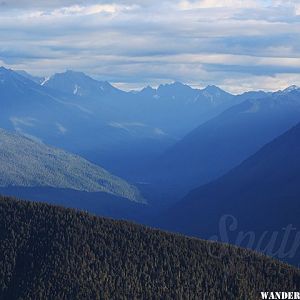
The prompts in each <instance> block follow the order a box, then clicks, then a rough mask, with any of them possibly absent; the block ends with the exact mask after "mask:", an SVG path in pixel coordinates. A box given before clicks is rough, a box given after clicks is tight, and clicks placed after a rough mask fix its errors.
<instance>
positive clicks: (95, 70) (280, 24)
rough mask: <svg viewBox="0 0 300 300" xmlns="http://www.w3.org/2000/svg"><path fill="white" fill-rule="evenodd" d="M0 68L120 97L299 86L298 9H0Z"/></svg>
mask: <svg viewBox="0 0 300 300" xmlns="http://www.w3.org/2000/svg"><path fill="white" fill-rule="evenodd" d="M0 65H3V66H5V67H8V68H12V69H22V70H26V71H28V72H29V73H32V74H34V75H40V76H50V75H51V74H53V73H55V72H63V71H65V70H69V69H71V70H75V71H83V72H85V73H87V74H89V75H90V76H92V77H94V78H96V79H99V80H108V81H110V82H111V83H113V84H115V85H117V86H118V87H120V88H123V89H126V90H129V89H139V88H142V87H144V86H146V85H151V86H157V85H158V84H161V83H168V82H172V81H181V82H183V83H186V84H190V85H192V86H195V87H204V86H206V85H209V84H215V85H218V86H220V87H221V88H223V89H225V90H227V91H230V92H233V93H240V92H243V91H247V90H259V89H263V90H278V89H282V88H285V87H287V86H289V85H293V84H296V85H299V86H300V0H297V1H289V0H285V1H283V0H274V1H267V0H200V1H196V0H172V1H170V0H160V1H158V0H152V1H150V0H145V1H127V0H115V1H105V0H103V1H96V0H95V1H93V0H85V1H80V0H77V1H76V0H75V1H69V0H51V1H50V0H49V1H48V0H39V1H37V0H34V1H33V0H0Z"/></svg>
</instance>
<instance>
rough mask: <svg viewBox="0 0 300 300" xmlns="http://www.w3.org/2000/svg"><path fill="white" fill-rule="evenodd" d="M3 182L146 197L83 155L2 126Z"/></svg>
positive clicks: (0, 156) (0, 158)
mask: <svg viewBox="0 0 300 300" xmlns="http://www.w3.org/2000/svg"><path fill="white" fill-rule="evenodd" d="M0 162H1V163H0V186H1V187H9V186H23V187H54V188H65V189H73V190H79V191H87V192H105V193H109V194H112V195H116V196H121V197H124V198H127V199H130V200H133V201H142V198H141V196H140V194H139V192H138V190H137V189H136V188H135V187H133V186H131V185H130V184H128V183H127V182H126V181H124V180H122V179H120V178H118V177H116V176H113V175H111V174H110V173H108V172H107V171H106V170H104V169H102V168H100V167H99V166H96V165H94V164H92V163H90V162H88V161H86V160H84V159H82V158H81V157H79V156H76V155H73V154H70V153H67V152H65V151H62V150H59V149H57V148H52V147H48V146H46V145H44V144H42V143H38V142H35V141H33V140H31V139H28V138H26V137H23V136H21V135H19V134H14V133H10V132H8V131H5V130H2V129H0Z"/></svg>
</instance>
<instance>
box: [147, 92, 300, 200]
mask: <svg viewBox="0 0 300 300" xmlns="http://www.w3.org/2000/svg"><path fill="white" fill-rule="evenodd" d="M299 120H300V89H287V90H285V91H279V92H276V93H272V94H269V95H267V96H266V97H264V98H260V99H256V98H252V99H248V100H245V101H243V102H242V103H240V104H238V105H236V106H233V107H231V108H229V109H228V110H226V111H225V112H223V113H222V114H220V115H218V116H217V117H215V118H213V119H211V120H209V121H208V122H206V123H205V124H202V125H200V126H199V127H198V128H196V129H195V130H193V131H192V132H191V133H189V134H188V135H187V136H185V137H184V138H183V139H182V140H180V141H179V142H178V143H176V144H175V145H174V146H172V147H171V148H170V149H168V150H167V151H166V152H165V153H164V154H163V155H162V156H161V157H160V158H159V159H157V161H156V162H155V163H154V164H152V165H151V166H150V167H149V169H147V170H146V172H148V173H149V176H148V181H149V182H153V183H157V184H160V186H162V188H164V186H168V187H169V188H170V189H171V190H172V189H173V194H174V195H181V196H183V195H184V193H186V192H188V191H189V190H190V189H192V188H195V187H197V186H199V185H201V184H204V183H207V182H209V181H211V180H213V179H216V178H217V177H219V176H221V175H223V174H225V173H226V172H228V171H229V170H230V169H232V168H233V167H235V166H237V165H238V164H239V163H241V162H242V161H243V160H244V159H246V158H247V157H249V156H250V155H252V154H254V153H255V152H256V151H257V150H258V149H259V148H260V147H262V146H263V145H264V144H266V143H268V142H270V141H271V140H272V139H274V138H276V137H277V136H279V135H280V134H282V133H283V132H285V131H286V130H288V129H289V128H291V127H292V126H294V125H295V124H297V123H298V122H299ZM146 178H147V177H146Z"/></svg>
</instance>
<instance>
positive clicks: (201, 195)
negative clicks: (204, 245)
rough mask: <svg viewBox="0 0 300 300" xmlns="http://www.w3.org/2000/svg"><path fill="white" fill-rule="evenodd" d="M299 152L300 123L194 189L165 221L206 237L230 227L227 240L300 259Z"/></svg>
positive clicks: (168, 226)
mask: <svg viewBox="0 0 300 300" xmlns="http://www.w3.org/2000/svg"><path fill="white" fill-rule="evenodd" d="M299 153H300V123H299V124H298V125H296V126H295V127H293V128H291V129H290V130H288V131H287V132H286V133H284V134H283V135H281V136H279V137H278V138H276V139H274V140H273V141H271V142H270V143H268V144H267V145H265V146H264V147H262V148H261V149H260V150H259V151H258V152H256V153H255V154H254V155H252V156H250V157H249V158H248V159H246V160H245V161H244V162H242V163H241V164H240V165H239V166H237V167H235V168H234V169H232V170H231V171H230V172H228V173H227V174H225V175H224V176H222V177H220V178H219V179H217V180H215V181H212V182H210V183H208V184H206V185H203V186H201V187H199V188H197V189H195V190H193V191H191V192H190V193H189V194H188V195H187V196H186V197H184V198H183V199H182V200H181V201H180V202H179V203H177V204H176V205H174V206H173V207H172V208H170V209H169V210H168V211H166V212H165V213H164V214H163V215H162V216H161V224H160V226H162V227H164V228H166V229H169V230H174V231H177V232H182V233H185V234H188V235H192V236H198V237H202V238H212V237H213V236H219V235H220V234H221V235H222V232H223V235H224V230H225V232H226V237H225V240H223V242H230V243H241V242H244V243H243V244H242V245H243V246H245V245H246V246H247V245H249V247H251V248H256V247H258V248H259V249H257V250H259V251H263V252H266V253H268V254H270V255H273V256H276V257H278V258H280V259H285V260H287V261H289V262H293V263H294V264H298V263H299V261H300V236H299V230H300V222H299V215H300V206H299V195H300V173H299V170H300V157H299ZM226 216H227V221H226ZM225 221H226V222H227V224H226V223H224V222H225ZM246 233H248V234H246ZM238 236H240V238H238ZM242 237H244V238H243V239H242ZM219 238H220V236H219ZM269 243H271V244H269ZM239 245H240V246H241V244H239Z"/></svg>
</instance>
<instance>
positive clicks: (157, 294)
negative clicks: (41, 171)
mask: <svg viewBox="0 0 300 300" xmlns="http://www.w3.org/2000/svg"><path fill="white" fill-rule="evenodd" d="M0 228H1V230H0V251H1V256H0V265H1V268H0V298H1V299H37V298H38V299H120V298H127V299H187V298H189V299H245V298H247V299H258V298H260V296H261V291H298V290H299V287H300V285H299V282H300V271H299V269H296V268H294V267H292V266H288V265H285V264H283V263H280V262H278V261H276V260H273V259H271V258H267V257H265V256H263V255H260V254H257V253H255V252H252V251H249V250H245V249H241V248H237V247H233V246H228V245H224V244H220V243H214V242H207V241H202V240H197V239H191V238H186V237H183V236H179V235H174V234H170V233H165V232H162V231H158V230H153V229H150V228H147V227H142V226H139V225H135V224H132V223H127V222H121V221H113V220H109V219H103V218H97V217H94V216H90V215H88V214H86V213H83V212H76V211H74V210H70V209H63V208H59V207H54V206H50V205H45V204H40V203H32V202H24V201H16V200H14V199H9V198H0ZM246 262H247V263H246ZM254 275H255V276H254Z"/></svg>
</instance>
